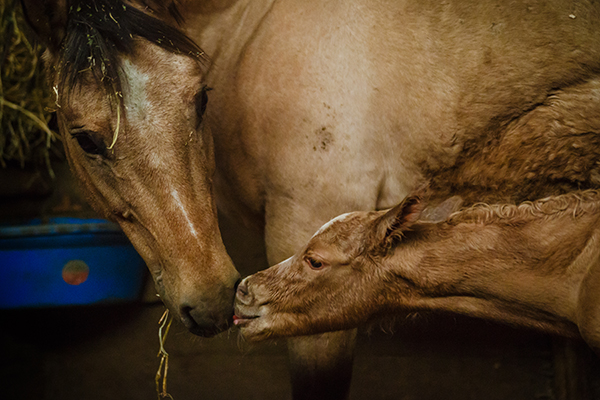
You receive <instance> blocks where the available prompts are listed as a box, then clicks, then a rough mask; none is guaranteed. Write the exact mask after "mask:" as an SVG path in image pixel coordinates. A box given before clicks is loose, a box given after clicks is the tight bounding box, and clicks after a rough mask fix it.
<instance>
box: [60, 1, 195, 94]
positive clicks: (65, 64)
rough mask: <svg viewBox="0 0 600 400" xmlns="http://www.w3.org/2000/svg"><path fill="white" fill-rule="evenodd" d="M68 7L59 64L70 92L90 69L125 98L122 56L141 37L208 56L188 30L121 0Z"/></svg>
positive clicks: (176, 50)
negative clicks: (187, 34) (183, 29)
mask: <svg viewBox="0 0 600 400" xmlns="http://www.w3.org/2000/svg"><path fill="white" fill-rule="evenodd" d="M152 3H153V4H162V3H161V2H158V1H152ZM165 7H166V9H169V12H170V13H173V12H175V11H173V10H176V7H175V3H174V2H172V1H171V2H169V5H165ZM67 9H68V19H67V30H66V36H65V38H64V40H63V42H62V45H61V50H60V53H59V59H58V65H57V67H58V68H57V72H58V74H59V75H58V82H57V84H58V86H59V87H58V89H57V90H60V92H61V93H63V94H64V95H65V96H67V97H68V96H69V94H70V92H71V91H72V90H73V88H75V87H76V86H77V84H78V83H80V82H81V73H82V72H84V71H89V72H91V73H92V74H93V76H94V77H95V78H96V80H97V81H98V82H101V84H102V85H103V86H104V88H105V90H106V91H107V93H108V94H109V97H110V98H111V99H112V100H113V101H114V100H116V102H117V104H120V101H119V100H118V97H119V96H120V94H121V92H122V90H121V89H122V87H121V80H120V77H119V68H120V65H119V58H120V56H122V55H123V54H132V53H133V49H134V38H136V37H138V38H143V39H146V40H148V41H150V42H151V43H153V44H156V45H157V46H160V47H161V48H163V49H165V50H168V51H170V52H172V53H177V54H185V55H188V56H190V57H193V58H196V59H197V60H199V61H201V62H202V61H205V60H206V57H205V55H204V52H203V51H202V50H201V49H200V48H199V47H198V46H197V45H196V44H195V43H194V42H193V41H192V40H191V39H190V38H188V37H187V36H186V35H185V34H184V33H182V32H181V31H179V30H178V29H176V28H174V27H172V26H170V25H169V24H168V23H166V22H164V21H162V20H160V19H158V18H155V17H154V16H151V15H149V14H146V13H144V12H142V11H140V10H138V9H137V8H135V7H132V6H130V5H127V4H125V3H123V2H122V1H120V0H69V1H68V8H67ZM170 9H172V10H170Z"/></svg>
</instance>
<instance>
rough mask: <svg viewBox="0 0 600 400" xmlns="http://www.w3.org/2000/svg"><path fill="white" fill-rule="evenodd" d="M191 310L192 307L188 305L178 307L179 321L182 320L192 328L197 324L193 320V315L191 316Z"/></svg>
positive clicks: (187, 326)
mask: <svg viewBox="0 0 600 400" xmlns="http://www.w3.org/2000/svg"><path fill="white" fill-rule="evenodd" d="M192 310H193V308H192V307H190V306H181V309H180V313H181V322H183V325H185V327H186V328H188V329H192V328H194V327H196V326H197V325H198V324H197V323H196V321H195V320H194V317H192Z"/></svg>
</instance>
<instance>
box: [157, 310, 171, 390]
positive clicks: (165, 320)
mask: <svg viewBox="0 0 600 400" xmlns="http://www.w3.org/2000/svg"><path fill="white" fill-rule="evenodd" d="M171 322H173V318H172V317H171V316H170V315H169V309H166V310H165V312H164V314H163V315H162V317H160V320H159V321H158V324H159V325H160V328H158V342H159V344H160V348H159V350H158V354H157V357H160V364H159V365H158V371H157V372H156V376H155V378H154V382H155V383H156V394H157V396H158V400H161V399H171V400H173V396H171V395H170V394H169V393H168V392H167V372H168V371H169V353H167V351H166V350H165V341H166V340H167V335H168V334H169V329H170V328H171ZM163 330H164V331H163Z"/></svg>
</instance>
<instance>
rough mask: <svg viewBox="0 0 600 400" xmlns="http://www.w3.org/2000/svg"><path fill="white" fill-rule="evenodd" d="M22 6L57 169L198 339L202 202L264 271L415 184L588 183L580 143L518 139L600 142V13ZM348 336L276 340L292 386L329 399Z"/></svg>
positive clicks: (507, 189)
mask: <svg viewBox="0 0 600 400" xmlns="http://www.w3.org/2000/svg"><path fill="white" fill-rule="evenodd" d="M22 1H23V4H24V6H25V10H26V13H27V15H28V17H29V21H30V22H31V24H32V26H33V28H34V30H35V31H37V32H38V34H39V36H40V37H41V38H42V40H45V41H46V43H47V44H48V52H47V53H46V56H45V59H46V61H47V64H48V67H49V71H50V72H51V82H50V84H51V85H52V86H53V87H54V88H55V90H56V93H57V106H58V116H59V121H60V129H61V131H62V134H63V138H64V145H65V149H66V151H67V154H68V158H69V161H70V163H71V166H72V169H73V171H74V173H75V175H76V176H77V177H78V179H79V180H80V181H81V183H82V185H83V187H84V188H85V190H86V192H87V193H88V195H89V199H90V202H91V204H92V205H93V206H94V207H95V208H96V210H98V211H99V212H100V213H101V214H103V215H105V216H106V217H108V218H110V219H113V220H115V221H117V222H118V223H119V224H120V225H121V227H122V228H123V230H124V231H125V232H126V233H127V235H128V236H129V238H130V239H131V241H132V243H133V244H134V246H135V247H136V248H137V249H138V251H139V252H140V254H141V255H142V256H143V257H144V259H145V260H146V262H147V264H148V266H149V268H150V270H151V271H152V274H153V276H154V279H155V282H156V286H157V289H158V292H159V293H160V295H161V297H162V298H163V300H164V301H165V303H166V304H167V305H168V307H169V308H170V309H171V311H172V312H173V313H174V314H175V315H176V316H178V317H179V318H180V319H181V320H182V321H183V323H184V324H185V325H186V326H187V327H188V328H189V329H190V330H191V331H192V332H194V333H196V334H200V335H207V336H210V335H213V334H215V333H217V332H219V331H221V330H223V329H226V328H227V327H228V326H229V325H230V324H231V321H232V316H233V313H232V304H233V297H234V289H235V285H236V282H237V281H238V273H237V272H236V270H235V268H234V266H233V265H232V263H231V260H230V258H229V257H228V255H227V254H226V251H225V248H224V246H223V243H222V240H221V237H220V234H219V228H218V225H217V216H216V206H215V205H216V204H218V207H219V208H220V210H222V212H224V213H225V214H227V215H229V216H231V217H232V218H233V219H235V220H237V221H240V223H244V224H246V225H248V226H252V227H254V228H255V229H256V231H257V232H261V234H264V240H265V245H266V251H267V256H268V260H269V263H270V264H276V263H278V262H280V261H281V260H283V259H285V258H287V257H289V256H290V255H292V254H294V252H295V251H297V250H298V249H300V248H301V247H302V246H303V244H304V243H306V241H307V240H308V239H309V238H310V237H311V235H312V234H313V232H314V231H315V230H316V229H317V228H318V227H319V226H321V225H322V224H323V223H324V222H325V221H328V220H329V219H331V218H332V217H334V216H336V215H338V214H340V213H342V212H347V211H351V210H375V209H383V208H387V207H391V206H392V205H394V204H396V203H398V202H399V201H400V200H401V199H402V198H404V197H405V196H406V195H408V193H409V192H410V191H411V190H412V189H413V188H414V187H415V186H416V185H418V184H420V183H421V182H422V181H424V180H425V179H426V178H427V177H430V176H435V177H437V181H434V186H435V185H441V186H443V185H446V186H444V187H446V188H447V190H449V191H451V190H454V189H455V188H456V187H458V186H460V185H465V186H469V187H473V188H490V190H489V191H487V192H486V193H484V194H483V195H482V196H488V197H489V196H490V194H493V195H494V196H498V197H503V198H505V197H514V199H512V198H511V200H519V199H521V198H522V197H524V198H526V197H527V196H528V195H529V194H532V193H533V194H535V196H538V195H541V194H544V190H545V189H544V188H545V187H547V183H548V182H551V183H554V184H557V183H556V182H555V180H556V179H560V184H561V185H564V189H567V190H568V189H570V188H572V187H579V186H582V187H584V188H585V187H586V185H588V184H589V183H590V182H593V181H594V180H595V179H596V180H597V179H598V176H600V175H598V174H597V173H595V172H594V171H595V170H593V169H592V168H590V165H579V164H577V165H575V167H574V168H573V169H571V170H570V171H566V172H565V171H562V169H561V165H563V164H564V159H565V157H566V158H568V157H572V156H573V155H577V154H580V153H582V154H585V152H586V149H585V148H582V147H580V146H579V147H577V146H567V147H566V148H564V149H562V150H561V151H555V149H552V148H551V147H549V152H548V154H546V155H545V156H544V157H545V160H546V161H547V160H548V159H549V158H550V157H552V160H553V161H552V163H550V164H549V163H542V164H540V162H539V161H540V160H537V159H533V158H530V157H528V154H529V153H528V152H527V151H519V150H523V149H527V146H528V145H530V144H531V143H530V142H535V143H536V144H537V145H540V143H541V145H542V146H543V145H544V140H545V138H546V137H547V136H548V135H550V136H557V137H561V138H563V139H564V140H565V141H566V142H567V143H571V142H576V141H577V140H583V141H585V140H591V139H590V137H589V136H590V135H591V134H596V133H598V131H599V128H598V115H599V110H600V102H599V101H598V100H599V99H600V95H599V94H598V90H597V89H598V86H599V85H600V81H599V80H598V71H600V35H599V34H598V31H599V30H600V5H599V4H598V3H593V2H590V1H578V2H576V3H570V2H565V1H559V0H549V1H547V0H544V1H542V0H531V1H525V0H521V1H516V2H503V1H494V0H460V1H459V0H450V1H444V2H439V1H422V0H356V1H347V0H334V1H315V0H303V1H298V0H295V1H294V0H277V1H276V0H220V1H219V0H180V1H176V2H175V1H165V2H160V1H158V0H147V1H143V0H132V1H128V2H126V3H121V2H120V1H117V0H94V1H92V0H89V1H83V0H44V1H34V0H22ZM182 16H183V18H181V17H182ZM175 28H180V30H181V32H183V33H185V34H186V35H187V37H189V38H191V39H192V40H193V42H194V43H197V44H198V45H199V46H201V47H202V49H203V50H204V51H205V52H206V54H207V56H208V59H207V60H201V59H202V58H203V57H202V56H198V51H199V50H198V49H197V48H196V47H195V45H194V43H190V42H189V41H188V40H187V39H186V37H184V36H182V35H181V34H179V33H178V31H177V30H176V29H175ZM204 85H208V86H209V87H210V88H212V89H213V90H212V91H210V92H209V96H210V104H209V105H208V107H207V108H206V114H205V115H202V113H203V110H204V108H205V107H206V95H205V92H204V90H203V88H204ZM115 93H116V94H115ZM202 117H203V118H202ZM117 133H118V134H117ZM575 144H576V143H575ZM563 150H564V151H563ZM538 155H539V154H538ZM540 157H541V155H540ZM513 158H514V159H513ZM583 159H585V160H590V159H591V162H592V166H593V165H595V164H593V162H594V159H593V157H587V158H585V157H584V158H582V160H583ZM494 162H495V163H494ZM515 163H517V164H518V165H519V167H518V168H515V167H514V165H515ZM542 166H545V167H547V168H542ZM556 169H559V171H560V172H561V174H560V176H559V177H558V178H557V175H556ZM590 174H591V175H590ZM463 176H464V177H466V179H462V177H463ZM582 182H583V183H582ZM442 184H443V185H442ZM555 187H556V185H555ZM475 192H477V193H479V192H482V193H483V192H485V191H484V190H476V191H475ZM475 192H473V193H475ZM354 335H355V334H354V332H353V331H350V332H337V333H334V334H326V335H324V336H317V337H309V338H297V339H293V340H290V341H289V342H288V344H289V351H290V356H291V360H292V362H291V365H292V377H293V387H294V396H295V397H297V398H311V399H317V398H327V399H334V398H345V397H346V395H347V391H348V387H349V386H348V385H349V381H350V377H351V371H352V368H351V363H352V357H353V350H352V349H353V343H354Z"/></svg>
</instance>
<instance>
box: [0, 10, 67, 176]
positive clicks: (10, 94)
mask: <svg viewBox="0 0 600 400" xmlns="http://www.w3.org/2000/svg"><path fill="white" fill-rule="evenodd" d="M0 24H1V25H0V166H2V167H6V165H7V163H9V162H18V163H19V164H20V165H21V167H23V166H24V165H25V163H32V164H35V165H45V166H46V167H47V169H48V171H49V172H50V174H51V175H52V168H51V166H50V154H51V153H56V154H61V150H60V143H59V141H58V140H56V139H57V138H58V135H57V133H56V132H54V131H53V130H52V129H50V128H49V126H48V123H49V121H50V118H51V110H52V109H53V107H54V97H53V95H52V93H51V92H50V87H49V85H48V84H47V82H46V76H45V73H44V68H43V66H42V62H41V59H40V57H41V55H42V53H43V47H42V46H40V45H38V44H35V43H33V42H31V41H30V40H29V38H28V37H27V36H26V34H25V32H24V30H23V29H24V27H25V21H24V17H23V11H22V9H21V5H20V2H19V1H15V0H0Z"/></svg>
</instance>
